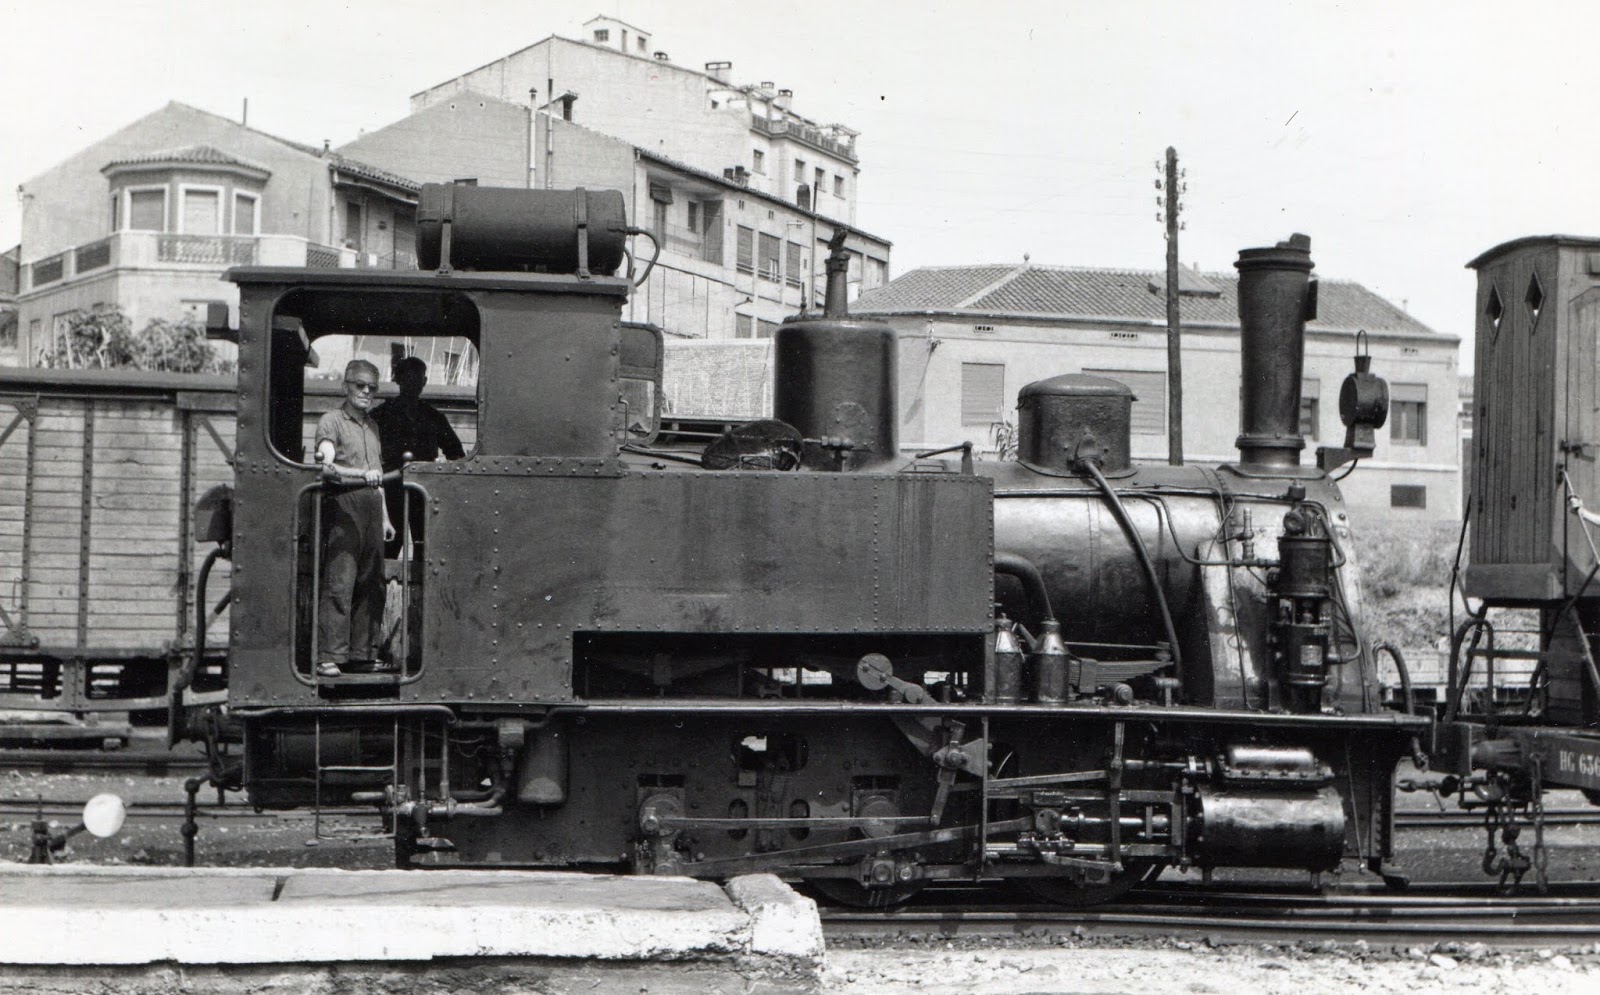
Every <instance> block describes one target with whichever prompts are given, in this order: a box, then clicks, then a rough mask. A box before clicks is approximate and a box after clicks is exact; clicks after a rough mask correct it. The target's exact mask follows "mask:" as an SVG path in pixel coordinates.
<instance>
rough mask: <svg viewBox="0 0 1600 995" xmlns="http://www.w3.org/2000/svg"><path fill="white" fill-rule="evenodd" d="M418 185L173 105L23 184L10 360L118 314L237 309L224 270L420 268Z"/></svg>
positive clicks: (27, 358) (141, 320)
mask: <svg viewBox="0 0 1600 995" xmlns="http://www.w3.org/2000/svg"><path fill="white" fill-rule="evenodd" d="M417 189H418V184H417V183H416V182H415V181H412V180H410V179H407V178H405V177H403V176H400V175H398V174H394V173H391V172H388V171H386V170H382V169H378V168H375V167H373V166H370V165H368V164H365V163H362V162H360V161H358V160H355V159H352V158H350V157H348V156H346V155H343V154H341V153H338V152H333V151H330V150H328V149H326V148H323V149H319V148H316V147H314V146H309V145H302V144H300V143H297V142H292V141H288V140H286V139H282V138H278V137H276V136H273V135H269V134H266V133H264V132H261V131H257V130H255V129H252V128H249V127H247V126H245V125H244V124H242V123H240V122H237V121H233V120H231V119H228V118H225V117H222V116H220V115H216V114H211V113H209V112H207V111H202V110H199V109H197V108H194V107H189V106H187V105H185V104H181V103H170V104H168V105H167V106H165V107H163V108H161V109H160V110H158V111H155V112H154V113H152V114H149V115H146V116H145V117H143V118H140V119H139V120H137V121H135V122H133V123H132V124H130V125H128V126H126V127H124V128H122V129H120V130H119V131H117V132H116V133H114V134H112V135H109V136H107V137H106V138H103V139H101V140H99V141H97V142H94V143H92V144H90V145H89V146H87V147H86V148H84V149H82V150H81V151H79V152H78V153H76V154H75V155H73V156H71V157H70V158H68V159H67V160H66V161H64V162H62V163H60V164H58V165H56V166H55V167H53V168H51V169H50V170H47V171H46V172H44V173H41V174H40V175H39V176H36V177H34V178H33V179H31V180H28V181H27V182H25V183H23V184H22V185H21V186H20V187H19V194H20V197H21V200H22V241H21V244H20V246H19V247H18V250H17V252H18V259H17V262H18V266H17V270H18V286H17V293H16V311H17V344H16V350H15V351H16V355H17V358H18V360H19V361H20V362H21V363H22V364H27V363H31V362H34V361H36V359H37V356H38V354H39V352H40V350H42V349H44V348H45V347H46V346H47V345H48V343H49V342H50V341H51V338H52V336H54V335H59V334H61V333H62V332H63V331H64V329H65V327H66V324H67V322H68V321H69V320H70V319H71V316H72V315H73V314H74V313H75V312H77V311H79V310H83V309H87V308H90V307H92V306H94V305H96V304H114V305H116V306H117V307H119V308H121V309H122V311H123V312H124V313H126V314H127V315H128V316H129V318H130V319H131V320H132V322H133V325H134V327H135V328H139V327H142V326H143V325H144V324H145V323H146V322H147V321H149V320H150V319H152V318H163V319H168V320H173V319H177V318H180V317H183V316H184V315H186V314H187V315H194V316H197V317H203V316H204V313H205V310H206V307H207V306H208V305H209V304H211V303H213V302H217V301H221V302H225V303H227V304H228V305H229V307H230V308H234V309H236V308H237V303H238V294H237V291H236V290H235V288H234V286H233V284H231V283H228V282H227V281H225V280H223V279H222V278H221V277H222V273H223V272H224V271H225V270H227V269H228V268H229V267H231V266H240V265H264V266H274V265H279V266H317V267H339V266H357V265H363V266H385V267H392V266H397V265H399V266H410V265H415V255H414V236H413V232H414V216H415V204H416V193H417Z"/></svg>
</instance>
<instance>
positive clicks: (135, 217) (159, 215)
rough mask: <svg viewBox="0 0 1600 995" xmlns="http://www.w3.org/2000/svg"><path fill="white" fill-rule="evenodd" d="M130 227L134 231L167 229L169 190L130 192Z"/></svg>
mask: <svg viewBox="0 0 1600 995" xmlns="http://www.w3.org/2000/svg"><path fill="white" fill-rule="evenodd" d="M128 202H129V203H128V228H129V229H131V230H133V231H166V230H167V218H166V214H167V192H166V191H165V190H135V191H133V192H132V193H130V194H128Z"/></svg>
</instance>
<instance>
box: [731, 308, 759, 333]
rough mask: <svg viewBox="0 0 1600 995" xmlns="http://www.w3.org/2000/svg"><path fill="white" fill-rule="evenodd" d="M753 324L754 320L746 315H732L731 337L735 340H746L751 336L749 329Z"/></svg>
mask: <svg viewBox="0 0 1600 995" xmlns="http://www.w3.org/2000/svg"><path fill="white" fill-rule="evenodd" d="M754 324H755V322H754V320H753V319H752V318H751V317H750V316H749V315H748V314H736V315H734V316H733V337H734V338H736V339H747V338H750V337H751V335H752V334H753V333H752V331H751V327H752V326H753V325H754Z"/></svg>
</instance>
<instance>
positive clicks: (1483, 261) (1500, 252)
mask: <svg viewBox="0 0 1600 995" xmlns="http://www.w3.org/2000/svg"><path fill="white" fill-rule="evenodd" d="M1535 245H1558V246H1567V247H1569V248H1576V249H1600V238H1595V237H1593V236H1590V235H1526V236H1524V237H1522V238H1514V239H1512V240H1511V241H1509V242H1501V243H1500V244H1499V245H1497V246H1495V247H1494V248H1492V249H1490V250H1488V251H1487V252H1484V253H1483V254H1482V255H1479V256H1478V257H1477V258H1476V259H1474V260H1472V262H1470V263H1467V269H1482V268H1483V267H1484V266H1487V265H1488V264H1489V263H1491V262H1493V261H1494V260H1496V259H1498V258H1500V257H1501V256H1504V255H1507V254H1509V253H1512V252H1517V251H1519V250H1521V249H1526V248H1529V247H1530V246H1535Z"/></svg>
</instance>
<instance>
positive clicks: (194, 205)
mask: <svg viewBox="0 0 1600 995" xmlns="http://www.w3.org/2000/svg"><path fill="white" fill-rule="evenodd" d="M219 200H220V198H219V197H218V196H217V192H216V191H215V190H188V191H185V192H184V195H183V231H184V233H185V234H188V235H215V234H217V232H219V231H221V230H222V229H221V226H220V225H219V224H218V223H217V222H218V221H219V220H220V218H221V214H222V211H221V204H220V203H219Z"/></svg>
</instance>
